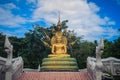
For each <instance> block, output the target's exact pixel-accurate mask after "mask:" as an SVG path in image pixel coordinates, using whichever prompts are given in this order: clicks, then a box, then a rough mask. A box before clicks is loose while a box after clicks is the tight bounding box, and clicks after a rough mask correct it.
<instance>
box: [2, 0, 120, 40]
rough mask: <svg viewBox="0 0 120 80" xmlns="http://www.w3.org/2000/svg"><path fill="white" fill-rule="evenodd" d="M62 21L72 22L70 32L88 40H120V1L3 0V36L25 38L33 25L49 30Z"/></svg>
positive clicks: (69, 23)
mask: <svg viewBox="0 0 120 80" xmlns="http://www.w3.org/2000/svg"><path fill="white" fill-rule="evenodd" d="M59 11H60V13H61V20H66V19H67V20H69V22H68V24H67V25H68V26H69V28H68V29H69V30H74V31H75V33H77V36H81V35H84V37H83V38H84V39H85V40H89V41H93V40H99V38H104V39H108V40H114V39H117V37H118V36H120V32H118V29H119V28H120V15H119V14H120V0H1V1H0V32H3V33H4V34H6V35H12V36H17V37H24V33H25V32H27V31H29V30H30V29H32V24H39V25H41V26H43V27H49V26H50V25H52V24H53V23H55V24H56V23H57V20H58V12H59Z"/></svg>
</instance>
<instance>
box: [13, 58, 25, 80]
mask: <svg viewBox="0 0 120 80" xmlns="http://www.w3.org/2000/svg"><path fill="white" fill-rule="evenodd" d="M13 61H14V63H13V65H12V69H13V72H12V80H16V79H17V78H18V77H19V76H20V75H21V74H22V72H23V60H22V57H18V58H16V59H14V60H13Z"/></svg>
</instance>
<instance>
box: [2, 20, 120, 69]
mask: <svg viewBox="0 0 120 80" xmlns="http://www.w3.org/2000/svg"><path fill="white" fill-rule="evenodd" d="M67 22H68V20H65V21H63V22H62V29H67V28H68V26H67ZM53 28H56V25H55V24H53V25H52V26H50V27H48V28H45V27H41V26H40V25H37V24H34V25H33V29H32V30H29V32H26V33H25V37H24V38H17V37H15V36H10V38H9V39H10V42H11V43H12V44H13V46H14V51H13V57H18V56H22V58H23V60H24V67H27V68H28V67H29V68H37V67H38V65H39V64H41V63H42V59H43V58H45V57H47V55H48V54H51V50H50V48H48V47H46V46H44V44H43V43H42V41H41V40H40V39H43V40H44V41H47V40H46V38H45V33H44V32H46V34H48V35H49V37H52V29H53ZM66 36H67V37H68V42H72V41H75V40H77V41H76V43H75V45H74V46H70V45H68V46H69V47H68V52H67V53H69V54H70V55H71V56H72V57H74V58H76V59H77V62H78V66H79V68H85V67H86V59H87V57H88V56H92V57H95V48H96V46H97V41H96V40H95V41H94V42H89V41H85V40H82V38H83V37H81V36H79V37H77V36H76V33H75V32H74V31H69V30H68V31H67V34H66ZM4 40H5V35H3V33H0V56H3V57H6V53H5V52H4ZM104 43H105V49H104V53H103V55H102V57H103V58H106V57H110V56H111V57H116V58H120V49H119V47H120V37H119V38H118V39H116V40H114V41H112V42H111V41H109V40H104Z"/></svg>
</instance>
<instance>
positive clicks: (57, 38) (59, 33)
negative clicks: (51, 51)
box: [55, 32, 62, 43]
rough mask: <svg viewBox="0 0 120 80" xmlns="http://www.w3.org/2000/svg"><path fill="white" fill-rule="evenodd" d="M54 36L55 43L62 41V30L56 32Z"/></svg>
mask: <svg viewBox="0 0 120 80" xmlns="http://www.w3.org/2000/svg"><path fill="white" fill-rule="evenodd" d="M55 36H56V43H62V32H57V33H56V34H55Z"/></svg>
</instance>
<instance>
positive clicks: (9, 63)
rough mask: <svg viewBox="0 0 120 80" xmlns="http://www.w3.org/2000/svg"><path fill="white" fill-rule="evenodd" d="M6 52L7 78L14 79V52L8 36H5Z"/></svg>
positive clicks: (8, 79) (6, 79) (7, 79)
mask: <svg viewBox="0 0 120 80" xmlns="http://www.w3.org/2000/svg"><path fill="white" fill-rule="evenodd" d="M4 48H5V52H6V53H7V61H6V64H5V67H6V73H5V80H12V54H13V46H12V45H11V43H10V41H9V39H8V37H7V36H6V37H5V44H4Z"/></svg>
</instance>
